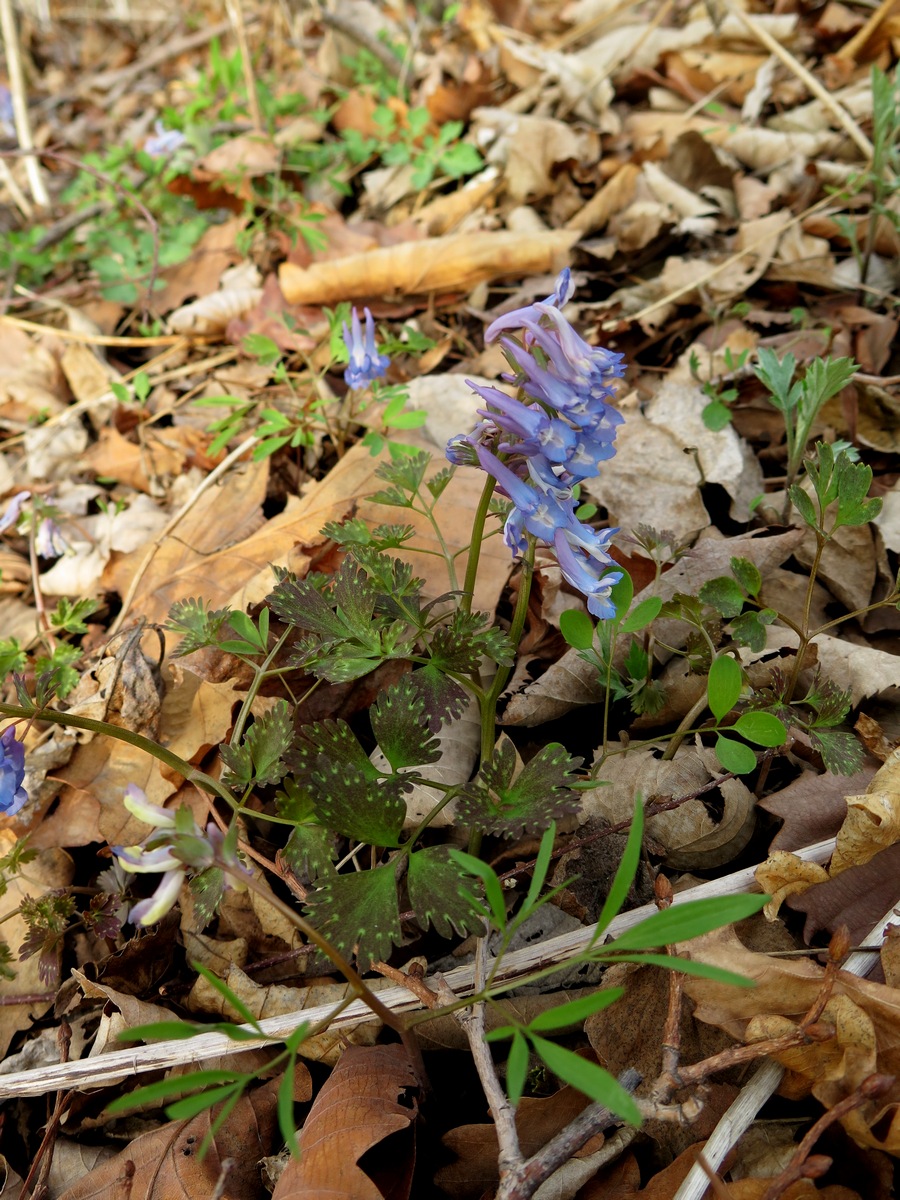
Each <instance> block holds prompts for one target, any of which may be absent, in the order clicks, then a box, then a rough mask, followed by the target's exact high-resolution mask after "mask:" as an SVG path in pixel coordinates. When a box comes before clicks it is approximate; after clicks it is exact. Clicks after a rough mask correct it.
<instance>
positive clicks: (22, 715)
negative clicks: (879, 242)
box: [0, 704, 236, 808]
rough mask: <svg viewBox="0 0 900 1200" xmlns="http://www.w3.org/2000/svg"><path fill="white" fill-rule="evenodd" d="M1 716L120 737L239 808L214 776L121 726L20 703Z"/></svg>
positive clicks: (2, 707) (0, 710) (2, 709)
mask: <svg viewBox="0 0 900 1200" xmlns="http://www.w3.org/2000/svg"><path fill="white" fill-rule="evenodd" d="M0 717H15V718H19V719H22V720H30V721H49V722H50V724H51V725H64V726H66V727H67V728H70V729H86V730H88V731H89V732H90V733H101V734H104V735H105V736H106V737H113V738H118V739H119V741H120V742H127V743H128V744H129V745H130V746H136V747H137V748H138V750H143V751H144V752H145V753H146V754H150V755H152V756H153V758H156V759H159V761H160V762H161V763H165V764H166V766H167V767H171V768H172V770H173V771H177V772H178V774H179V775H182V776H184V778H185V780H186V781H187V782H188V783H195V784H196V785H197V786H198V787H201V788H203V790H204V791H206V792H211V793H212V794H213V795H214V796H218V797H219V799H220V800H224V801H225V802H226V804H228V806H229V807H230V808H234V807H235V805H236V801H235V798H234V796H232V794H231V792H230V791H229V790H228V788H226V787H225V785H224V784H223V783H220V782H219V781H218V779H213V777H212V775H207V774H206V772H205V771H198V770H197V768H196V767H192V766H191V764H190V763H189V762H186V761H185V760H184V759H183V758H179V756H178V755H177V754H173V753H172V751H171V750H167V749H166V748H165V746H160V745H158V744H157V743H156V742H152V741H151V740H150V739H149V738H145V737H143V736H142V735H141V734H139V733H134V732H133V731H132V730H130V729H123V728H122V727H121V726H120V725H110V724H109V723H108V722H107V721H94V720H92V719H91V718H90V717H79V716H76V715H75V714H74V713H64V712H57V711H56V710H55V709H40V708H32V709H27V708H22V707H21V706H20V705H18V704H0Z"/></svg>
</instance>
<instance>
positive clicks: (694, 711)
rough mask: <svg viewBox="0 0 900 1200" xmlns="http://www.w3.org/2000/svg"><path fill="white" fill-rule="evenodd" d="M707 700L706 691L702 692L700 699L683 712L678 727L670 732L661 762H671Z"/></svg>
mask: <svg viewBox="0 0 900 1200" xmlns="http://www.w3.org/2000/svg"><path fill="white" fill-rule="evenodd" d="M707 702H708V698H707V695H706V692H704V693H703V695H702V696H701V697H700V699H699V700H697V701H695V703H694V705H693V707H692V708H691V709H689V711H688V712H686V713H685V715H684V717H683V718H682V720H681V723H680V724H679V726H678V728H677V729H676V730H675V732H674V733H673V734H672V740H671V742H669V744H668V746H666V749H665V753H664V754H663V756H662V761H663V762H671V761H672V759H673V758H674V757H675V755H676V754H677V752H678V747H679V746H680V745H681V743H682V742H683V741H684V739H685V738H686V737H687V736H688V734H689V733H691V732H692V730H691V726H692V725H693V723H694V721H696V719H697V717H699V716H700V714H701V713H702V712H703V710H704V709H705V708H706V705H707Z"/></svg>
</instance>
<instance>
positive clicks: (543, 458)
mask: <svg viewBox="0 0 900 1200" xmlns="http://www.w3.org/2000/svg"><path fill="white" fill-rule="evenodd" d="M572 292H573V284H572V280H571V276H570V273H569V271H568V270H565V271H563V272H562V273H561V274H560V276H559V278H558V279H557V281H556V288H555V290H554V292H553V294H552V295H551V296H548V297H547V299H546V300H542V301H538V302H537V303H535V304H530V305H527V306H526V307H524V308H519V309H516V310H515V311H513V312H510V313H506V314H504V315H503V316H502V317H500V318H499V319H498V320H496V321H494V322H493V324H492V325H490V326H489V327H488V329H487V331H486V333H485V341H488V342H491V341H494V340H496V339H497V338H498V337H499V336H500V334H501V333H505V332H507V331H510V330H515V329H519V330H521V331H522V337H521V344H520V343H518V342H514V341H512V340H510V339H509V338H507V337H503V338H502V339H501V344H502V345H503V347H504V350H505V351H506V353H507V357H508V359H509V361H510V363H511V365H514V366H515V368H516V369H515V371H514V372H512V373H509V374H506V375H504V376H503V378H504V379H505V380H506V381H507V382H509V383H514V384H515V385H516V386H517V388H518V389H519V398H518V399H516V398H513V397H510V396H508V395H507V394H506V393H505V392H501V391H499V390H498V389H497V388H492V387H482V386H479V385H478V384H475V383H472V382H469V386H470V387H471V388H472V389H473V390H474V391H475V392H476V393H477V394H478V396H479V397H480V398H481V399H482V400H484V401H485V404H486V406H485V407H484V408H479V409H478V415H479V416H480V417H483V418H484V420H483V421H482V422H481V424H480V425H479V426H478V427H477V428H476V429H475V430H474V431H473V432H472V433H471V434H469V435H468V436H467V437H464V436H463V435H457V436H456V437H453V438H451V439H450V441H449V443H448V445H447V457H448V458H449V459H450V461H451V462H454V463H457V464H459V465H463V464H466V465H474V466H480V467H481V468H482V469H483V470H484V471H486V472H487V473H488V474H489V475H492V476H493V477H494V479H496V480H497V485H498V490H499V491H500V492H501V493H502V494H503V495H505V496H506V497H508V498H509V499H510V500H511V501H512V504H513V507H512V510H511V512H510V514H509V516H508V518H507V521H506V527H505V529H504V539H505V541H506V544H507V545H508V546H509V548H510V549H511V550H512V551H513V553H514V554H523V553H524V552H525V550H526V548H527V545H528V538H527V535H529V534H530V535H531V536H532V537H534V538H536V539H537V540H538V541H540V542H542V543H544V544H546V545H548V546H551V547H552V548H553V549H554V550H555V551H556V557H557V561H558V563H559V567H560V571H561V572H562V575H563V578H564V579H565V580H566V581H567V583H569V584H570V585H571V586H572V587H573V588H575V589H576V590H577V591H580V592H581V593H582V594H583V595H584V596H585V597H586V598H587V606H588V611H589V612H591V613H593V615H594V616H596V617H599V618H601V619H608V618H610V617H613V616H615V607H614V605H613V603H612V601H611V600H610V591H611V589H612V587H613V586H614V585H615V584H616V583H618V581H619V580H620V579H621V578H622V572H621V571H617V570H610V569H609V568H611V567H613V568H614V567H615V562H614V560H613V559H612V558H611V556H610V554H609V540H610V538H611V537H612V536H613V534H615V533H617V532H618V530H616V529H604V530H599V531H598V530H595V529H592V528H591V527H590V526H589V525H585V524H584V523H583V522H582V521H579V520H578V518H577V517H576V515H575V511H576V508H577V504H578V502H577V501H576V500H575V498H574V495H573V490H574V487H575V485H576V484H578V483H580V482H581V481H582V480H584V479H588V478H592V477H594V476H596V475H597V474H598V472H599V470H600V464H601V463H602V462H604V461H605V460H607V459H609V458H611V457H612V456H613V454H615V447H614V445H613V442H614V440H615V436H616V431H617V428H618V426H619V425H620V424H621V423H622V420H623V418H622V415H621V413H619V412H617V411H616V409H614V408H613V407H612V406H611V405H610V404H609V403H608V401H609V400H610V399H612V398H613V396H614V389H613V387H612V386H611V385H612V383H613V382H614V381H615V380H616V379H618V378H620V377H621V376H622V375H623V374H624V371H625V364H624V357H623V355H621V354H616V353H614V352H613V351H610V350H606V349H604V348H603V347H600V346H591V345H589V344H588V343H587V342H586V341H584V339H583V338H582V337H580V336H579V334H577V333H576V332H575V330H574V329H573V328H572V326H571V325H570V324H569V322H568V321H567V319H566V317H565V316H564V314H563V313H562V312H561V308H562V306H563V305H564V304H565V303H566V301H567V300H569V299H570V297H571V295H572ZM535 350H538V351H540V355H541V357H540V360H539V359H538V358H537V357H536V355H535ZM498 455H503V456H504V457H503V458H502V459H501V458H499V457H498Z"/></svg>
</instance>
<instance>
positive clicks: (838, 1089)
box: [678, 926, 900, 1155]
mask: <svg viewBox="0 0 900 1200" xmlns="http://www.w3.org/2000/svg"><path fill="white" fill-rule="evenodd" d="M678 953H679V954H685V955H686V956H687V957H689V958H692V959H694V960H695V961H699V962H706V963H711V964H713V965H715V966H718V967H724V968H725V969H726V970H730V971H735V972H737V974H739V975H744V976H746V977H747V978H749V979H752V980H753V981H754V983H755V984H756V986H755V987H753V988H736V987H731V986H729V985H728V984H724V983H717V982H714V981H713V980H710V979H698V978H694V977H692V976H685V992H686V994H687V995H688V996H689V997H690V998H691V999H692V1000H693V1001H695V1003H696V1004H697V1008H696V1010H695V1013H694V1015H695V1017H696V1018H697V1019H698V1020H701V1021H708V1022H709V1023H710V1024H713V1025H718V1026H719V1027H720V1028H721V1029H724V1030H725V1031H726V1032H727V1033H729V1034H730V1035H731V1036H732V1037H734V1038H736V1039H738V1040H745V1039H746V1038H747V1036H748V1027H749V1028H750V1029H752V1030H754V1031H756V1032H758V1031H759V1030H760V1029H761V1028H764V1027H763V1026H761V1025H760V1024H759V1022H760V1020H761V1019H763V1018H771V1017H787V1018H790V1019H791V1020H792V1023H795V1019H796V1018H799V1017H800V1016H802V1015H803V1014H804V1013H806V1012H808V1011H809V1009H810V1008H811V1007H812V1004H813V1001H814V1000H815V999H816V998H817V996H818V995H819V992H820V989H821V986H822V976H823V968H822V967H820V966H819V965H818V964H817V963H813V962H810V961H807V960H798V959H784V958H772V957H770V956H769V955H766V954H757V953H754V952H753V951H752V950H748V949H747V948H746V947H745V946H744V945H743V944H742V943H741V942H740V941H739V939H738V937H737V934H736V933H735V932H734V928H733V927H731V926H729V927H726V928H723V929H720V930H717V931H716V932H715V933H711V934H707V935H705V936H704V937H701V938H695V939H694V940H693V941H691V942H686V943H684V944H683V945H681V946H679V947H678ZM834 998H835V999H837V998H841V1008H840V1010H838V1009H835V1010H833V1011H834V1012H835V1015H836V1018H837V1019H838V1023H839V1025H840V1031H839V1034H838V1042H839V1046H840V1048H841V1050H842V1056H841V1061H840V1065H839V1066H838V1067H837V1071H835V1070H834V1069H833V1059H832V1058H831V1057H829V1058H828V1059H827V1060H825V1059H823V1064H825V1065H826V1066H827V1067H828V1073H829V1075H830V1076H831V1077H830V1078H817V1077H816V1076H817V1073H818V1071H817V1068H815V1066H813V1065H810V1067H809V1068H808V1069H809V1071H810V1074H809V1083H811V1085H812V1086H811V1090H812V1093H813V1095H815V1096H816V1098H817V1099H819V1100H820V1101H821V1102H822V1103H823V1104H825V1105H826V1106H827V1107H831V1106H832V1105H834V1104H835V1103H836V1102H837V1101H838V1100H840V1099H842V1098H843V1097H844V1096H846V1095H848V1094H849V1093H850V1092H852V1091H853V1090H854V1089H855V1088H856V1087H857V1086H858V1085H859V1083H860V1082H861V1081H862V1079H863V1078H865V1076H866V1075H868V1074H871V1073H872V1071H878V1072H879V1073H882V1074H886V1075H893V1076H894V1078H895V1082H894V1084H893V1085H892V1086H891V1089H890V1091H889V1092H888V1093H887V1094H886V1095H885V1096H883V1097H882V1098H880V1099H879V1100H878V1101H873V1102H870V1103H868V1104H866V1105H864V1106H863V1107H862V1108H861V1109H857V1110H856V1111H855V1112H853V1113H851V1114H850V1115H849V1116H848V1117H846V1118H845V1119H844V1121H843V1122H842V1123H843V1125H844V1127H845V1128H846V1129H847V1131H848V1133H850V1135H851V1136H852V1137H853V1138H854V1139H855V1140H856V1141H857V1142H859V1143H860V1145H863V1146H871V1147H874V1148H878V1149H881V1150H886V1151H887V1152H888V1153H890V1154H894V1155H898V1154H900V995H898V993H897V991H896V990H895V989H894V988H890V987H886V986H885V985H884V984H879V983H870V982H869V981H868V980H866V979H858V978H857V977H856V976H854V975H848V974H845V973H843V972H841V973H839V975H838V977H837V981H836V983H835V988H834ZM844 999H846V1000H847V1001H849V1002H850V1006H849V1007H848V1006H847V1005H845V1004H844V1003H843V1001H844ZM856 1010H859V1011H858V1012H857V1011H856ZM860 1014H861V1015H860ZM754 1020H755V1021H756V1022H757V1023H756V1025H751V1022H753V1021H754ZM870 1031H871V1032H870ZM841 1039H843V1041H842V1040H841ZM824 1045H825V1046H826V1047H828V1046H829V1045H830V1043H827V1042H826V1043H824ZM823 1053H827V1054H828V1055H829V1056H831V1054H832V1050H827V1051H823ZM794 1061H795V1062H798V1061H799V1063H800V1065H801V1066H802V1065H805V1064H806V1063H808V1062H809V1060H808V1059H807V1060H804V1059H803V1057H802V1056H801V1057H800V1058H799V1060H794ZM823 1069H824V1067H823ZM876 1129H877V1133H876V1132H875V1130H876Z"/></svg>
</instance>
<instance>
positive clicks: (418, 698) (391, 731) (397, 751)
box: [369, 675, 440, 771]
mask: <svg viewBox="0 0 900 1200" xmlns="http://www.w3.org/2000/svg"><path fill="white" fill-rule="evenodd" d="M369 717H370V720H371V722H372V732H373V733H374V734H375V737H376V738H377V740H378V745H379V747H380V749H381V752H382V753H383V754H384V756H385V758H386V759H387V760H388V762H389V763H390V764H391V767H392V769H393V770H394V771H399V770H402V768H403V767H417V766H421V765H423V764H426V763H433V762H435V760H436V759H437V758H439V757H440V749H439V747H438V744H437V742H436V741H435V739H434V738H433V737H432V736H431V732H430V730H429V728H428V721H427V720H426V719H425V700H424V697H423V696H422V693H421V691H420V690H419V688H418V687H417V686H416V684H414V683H413V681H412V677H411V676H409V675H404V676H402V677H401V678H400V679H399V680H398V681H397V682H396V683H394V684H392V685H391V686H390V687H389V688H387V689H386V690H385V691H383V692H380V693H379V695H378V699H377V700H376V701H375V703H374V704H373V705H372V707H371V708H370V709H369Z"/></svg>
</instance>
